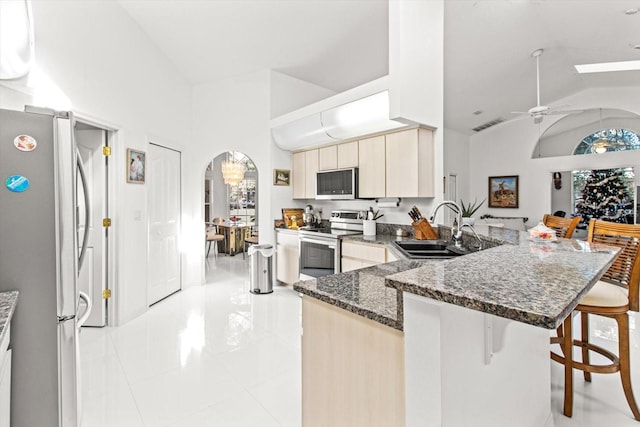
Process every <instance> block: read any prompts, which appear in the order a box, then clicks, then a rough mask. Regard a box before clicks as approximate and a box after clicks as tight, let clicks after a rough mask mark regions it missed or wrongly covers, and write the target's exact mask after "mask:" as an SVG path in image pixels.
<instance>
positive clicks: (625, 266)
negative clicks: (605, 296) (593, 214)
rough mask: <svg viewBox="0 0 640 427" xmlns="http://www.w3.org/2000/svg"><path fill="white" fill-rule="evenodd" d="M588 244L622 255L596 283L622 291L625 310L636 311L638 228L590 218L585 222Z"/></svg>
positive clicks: (639, 266) (639, 281) (639, 279)
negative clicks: (601, 245)
mask: <svg viewBox="0 0 640 427" xmlns="http://www.w3.org/2000/svg"><path fill="white" fill-rule="evenodd" d="M587 240H588V241H589V242H594V243H604V244H606V245H610V246H618V247H620V248H622V252H620V255H619V256H618V258H616V260H615V262H614V263H613V265H612V266H611V267H609V269H608V270H607V272H606V273H605V274H604V275H603V276H602V278H601V279H600V280H602V281H604V282H609V283H612V284H614V285H618V286H621V287H623V288H626V289H627V290H628V292H629V309H630V310H633V311H640V310H639V305H640V301H638V291H639V289H638V288H639V287H640V256H639V254H640V225H634V224H618V223H615V222H608V221H601V220H596V219H592V220H591V221H590V222H589V234H588V236H587Z"/></svg>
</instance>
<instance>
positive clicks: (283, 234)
mask: <svg viewBox="0 0 640 427" xmlns="http://www.w3.org/2000/svg"><path fill="white" fill-rule="evenodd" d="M299 258H300V248H299V244H298V233H297V232H295V231H276V280H278V281H279V282H282V283H286V284H288V285H290V284H293V283H295V282H297V281H298V280H299V277H300V267H299Z"/></svg>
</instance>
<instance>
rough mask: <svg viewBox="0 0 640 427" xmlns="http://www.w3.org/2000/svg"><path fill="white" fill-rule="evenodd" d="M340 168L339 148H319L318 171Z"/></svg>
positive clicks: (335, 146)
mask: <svg viewBox="0 0 640 427" xmlns="http://www.w3.org/2000/svg"><path fill="white" fill-rule="evenodd" d="M337 168H338V146H337V145H330V146H328V147H320V148H318V170H321V171H326V170H331V169H337Z"/></svg>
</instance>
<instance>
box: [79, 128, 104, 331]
mask: <svg viewBox="0 0 640 427" xmlns="http://www.w3.org/2000/svg"><path fill="white" fill-rule="evenodd" d="M75 136H76V143H77V145H78V150H79V151H80V157H81V158H82V162H83V164H84V170H85V175H86V179H87V188H88V191H89V195H88V197H89V203H90V206H91V216H90V218H89V230H88V233H89V240H88V242H87V252H86V255H85V257H84V263H83V264H82V268H80V271H79V276H78V284H79V289H80V290H81V291H83V292H84V293H86V294H87V295H89V298H90V299H91V301H92V302H93V308H92V309H91V314H90V315H89V317H88V318H87V321H86V322H85V323H84V326H105V325H106V316H107V310H106V308H107V307H106V300H105V299H103V298H102V291H103V290H104V289H106V280H105V271H106V263H105V255H106V233H105V230H104V228H103V227H102V218H104V217H105V216H106V211H105V208H106V206H105V202H104V201H105V194H106V164H105V158H104V156H103V154H102V147H103V145H105V143H106V132H105V131H104V130H102V129H91V130H76V132H75ZM78 179H80V178H79V177H78ZM82 192H83V189H82V186H81V185H78V223H79V227H78V228H79V233H78V234H79V239H78V241H79V242H80V243H81V242H82V236H83V233H84V231H85V230H84V224H85V218H84V216H85V210H84V209H85V208H84V200H85V198H84V195H83V194H82Z"/></svg>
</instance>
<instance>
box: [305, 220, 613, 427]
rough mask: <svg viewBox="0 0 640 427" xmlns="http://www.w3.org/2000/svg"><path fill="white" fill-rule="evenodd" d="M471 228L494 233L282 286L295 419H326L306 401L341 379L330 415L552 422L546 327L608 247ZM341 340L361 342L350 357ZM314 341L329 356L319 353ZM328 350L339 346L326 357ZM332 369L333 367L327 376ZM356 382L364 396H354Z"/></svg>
mask: <svg viewBox="0 0 640 427" xmlns="http://www.w3.org/2000/svg"><path fill="white" fill-rule="evenodd" d="M478 232H479V234H480V235H481V236H483V239H485V240H486V241H487V242H489V243H493V244H496V243H501V245H499V246H496V247H493V248H490V249H486V250H483V251H480V252H476V253H472V254H469V255H465V256H462V257H458V258H452V259H449V260H419V261H418V260H407V259H403V258H402V257H401V254H397V255H400V256H398V258H399V261H395V262H391V263H387V264H380V265H377V266H373V267H368V268H365V269H361V270H356V271H352V272H348V273H342V274H338V275H334V276H328V277H324V278H319V279H317V280H311V281H304V282H299V283H297V284H296V285H295V286H294V289H296V290H297V291H299V292H301V293H302V294H304V295H305V297H304V298H303V338H302V366H303V385H302V387H303V395H302V399H303V425H305V427H308V426H312V425H321V424H323V423H324V422H325V421H330V420H327V419H325V420H320V419H317V417H318V412H322V411H321V409H318V410H317V411H316V413H309V411H312V410H313V406H320V408H322V406H323V405H324V406H326V407H328V406H329V405H330V404H331V398H332V396H338V395H339V392H338V394H336V390H339V389H341V388H344V387H343V386H344V384H347V386H348V387H349V388H350V390H349V392H348V393H347V394H346V395H342V396H340V399H341V400H345V399H346V400H347V401H345V402H343V403H342V404H340V405H339V406H337V407H334V408H332V409H333V410H334V412H336V411H337V412H338V415H334V417H335V418H337V419H340V418H342V419H343V420H344V419H349V418H352V419H355V418H357V417H358V416H365V417H366V416H368V417H370V421H371V422H368V424H367V425H407V426H418V425H419V426H431V425H442V426H459V425H474V426H479V425H487V426H489V425H490V426H512V425H520V426H532V427H533V426H553V425H554V424H553V418H552V416H551V410H550V394H551V390H550V361H549V331H550V330H553V329H554V328H555V327H557V326H558V325H559V324H561V322H562V321H563V319H564V318H565V317H566V316H567V315H569V313H571V311H572V310H573V308H574V307H575V306H576V305H577V303H578V301H579V300H580V298H581V297H582V295H584V294H585V293H586V292H587V291H588V290H589V289H590V288H591V287H592V286H593V285H594V284H595V282H596V281H597V280H598V278H599V277H600V276H601V275H602V274H603V273H604V272H605V271H606V269H607V268H608V267H609V266H610V265H611V264H612V263H613V261H614V259H615V257H616V255H617V253H618V249H617V248H612V247H608V246H603V245H593V244H590V243H587V242H583V241H578V240H563V239H561V240H559V241H558V242H557V243H549V244H545V245H538V244H535V243H533V242H531V241H529V239H528V235H527V234H526V233H524V232H514V231H512V230H504V229H499V228H493V227H486V228H481V227H478ZM365 238H366V237H362V236H358V237H353V238H352V239H365ZM369 240H370V239H369ZM392 240H393V238H389V236H379V237H376V238H374V241H373V243H379V244H383V245H387V247H388V248H392V246H393V245H391V243H390V242H391V241H392ZM309 297H312V298H309ZM317 316H325V317H326V316H328V317H326V318H325V317H323V318H322V320H320V319H316V318H315V317H317ZM326 319H330V320H331V321H332V322H333V323H327V324H328V326H327V328H329V330H323V326H321V325H322V324H324V323H325V321H326ZM317 320H320V321H317ZM340 322H341V323H340ZM354 325H355V326H354ZM341 328H342V329H344V331H345V332H344V335H345V337H340V336H339V335H341V334H342V331H341ZM350 331H352V332H350ZM363 335H364V336H363ZM336 337H338V338H336ZM359 340H360V341H361V342H358V341H359ZM344 345H347V346H351V347H354V346H358V345H361V346H363V348H365V349H368V350H361V351H360V353H358V352H357V351H356V354H360V357H359V358H358V359H356V360H353V359H349V357H348V356H347V355H348V354H349V352H351V353H353V351H354V349H353V348H351V349H350V350H349V352H343V351H341V348H340V347H341V346H344ZM320 347H322V348H325V349H326V350H322V349H320ZM356 350H357V349H356ZM316 351H321V352H322V353H323V354H325V356H326V357H329V358H330V359H328V360H327V361H326V362H325V363H321V362H320V361H319V360H318V358H317V357H316V356H314V354H315V352H316ZM332 353H337V354H342V356H344V358H343V359H342V360H337V359H338V358H337V357H334V358H332V359H331V357H332V356H331V354H332ZM310 361H311V362H313V365H310ZM336 364H340V366H339V367H338V366H336ZM361 366H366V367H367V369H368V372H362V371H363V369H362V368H361ZM336 370H337V371H339V372H340V373H341V375H342V378H332V375H334V376H335V372H336ZM310 372H311V374H310ZM353 372H355V374H352V373H353ZM367 374H368V376H367ZM354 375H355V376H359V377H360V378H359V379H358V378H356V379H354V378H353V377H354ZM323 377H324V378H332V380H333V379H335V381H334V384H335V385H334V387H333V388H331V389H327V388H325V389H324V390H317V389H316V388H315V387H316V385H317V383H319V381H315V380H314V379H315V378H323ZM369 377H370V378H369ZM373 379H375V381H374V380H373ZM340 380H342V381H343V382H344V383H340ZM327 382H330V381H327ZM325 387H326V385H325ZM362 394H364V395H366V396H368V397H370V399H367V398H364V399H363V398H358V397H356V396H359V395H362ZM323 396H324V397H325V399H322V397H323ZM350 396H353V397H350ZM309 398H311V399H313V405H311V404H309V402H308V400H309ZM349 399H351V400H353V401H349ZM358 399H360V401H358ZM385 399H386V402H385ZM318 402H320V405H316V403H318ZM367 402H371V403H370V404H369V405H370V406H367ZM385 405H386V406H385ZM354 411H355V412H358V411H360V414H355V413H354ZM363 414H364V415H363ZM367 414H368V415H367ZM311 415H313V416H311Z"/></svg>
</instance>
